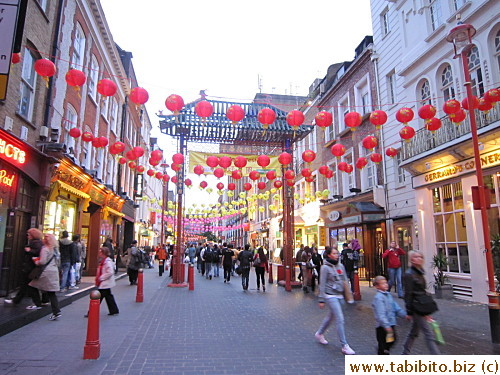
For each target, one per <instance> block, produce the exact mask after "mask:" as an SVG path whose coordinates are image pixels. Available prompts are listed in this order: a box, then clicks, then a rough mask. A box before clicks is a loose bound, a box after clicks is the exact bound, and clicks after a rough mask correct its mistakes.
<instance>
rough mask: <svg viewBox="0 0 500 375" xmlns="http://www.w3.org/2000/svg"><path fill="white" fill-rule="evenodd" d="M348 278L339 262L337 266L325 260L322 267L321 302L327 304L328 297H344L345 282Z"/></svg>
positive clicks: (319, 296)
mask: <svg viewBox="0 0 500 375" xmlns="http://www.w3.org/2000/svg"><path fill="white" fill-rule="evenodd" d="M345 281H347V276H346V272H345V268H344V266H343V265H342V264H341V263H340V262H339V263H337V264H336V265H335V264H333V263H331V262H329V261H328V260H325V262H324V263H323V265H322V266H321V272H320V279H319V295H318V298H319V302H320V303H321V302H325V299H326V298H327V297H328V296H336V297H339V296H341V297H342V298H343V296H344V282H345Z"/></svg>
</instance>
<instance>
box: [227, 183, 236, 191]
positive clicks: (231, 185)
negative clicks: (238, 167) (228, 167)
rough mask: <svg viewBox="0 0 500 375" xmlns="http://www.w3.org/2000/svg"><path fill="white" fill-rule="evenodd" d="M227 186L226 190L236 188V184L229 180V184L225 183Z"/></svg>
mask: <svg viewBox="0 0 500 375" xmlns="http://www.w3.org/2000/svg"><path fill="white" fill-rule="evenodd" d="M227 188H228V190H231V191H233V190H236V184H234V183H232V182H230V183H229V184H227Z"/></svg>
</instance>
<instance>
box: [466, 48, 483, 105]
mask: <svg viewBox="0 0 500 375" xmlns="http://www.w3.org/2000/svg"><path fill="white" fill-rule="evenodd" d="M469 70H470V77H471V82H472V93H473V94H474V95H475V96H477V97H480V96H483V94H484V82H483V71H482V69H481V59H480V57H479V50H478V49H477V47H476V46H474V47H472V49H471V51H470V53H469Z"/></svg>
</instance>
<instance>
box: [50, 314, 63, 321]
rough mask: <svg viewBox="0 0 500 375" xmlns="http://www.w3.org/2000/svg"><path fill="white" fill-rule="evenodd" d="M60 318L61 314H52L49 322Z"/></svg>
mask: <svg viewBox="0 0 500 375" xmlns="http://www.w3.org/2000/svg"><path fill="white" fill-rule="evenodd" d="M61 316H62V314H61V313H57V314H52V315H51V316H50V317H49V320H57V318H60V317H61Z"/></svg>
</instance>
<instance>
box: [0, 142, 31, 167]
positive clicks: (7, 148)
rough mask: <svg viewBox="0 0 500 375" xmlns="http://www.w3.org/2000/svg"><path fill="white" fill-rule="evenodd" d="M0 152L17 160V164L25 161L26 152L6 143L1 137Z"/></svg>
mask: <svg viewBox="0 0 500 375" xmlns="http://www.w3.org/2000/svg"><path fill="white" fill-rule="evenodd" d="M0 154H2V155H4V156H5V157H7V158H9V159H12V160H15V161H17V162H18V163H19V164H24V163H26V152H25V151H23V150H21V149H20V148H19V147H16V146H14V145H13V144H11V143H7V142H6V141H5V140H4V139H2V138H0Z"/></svg>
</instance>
